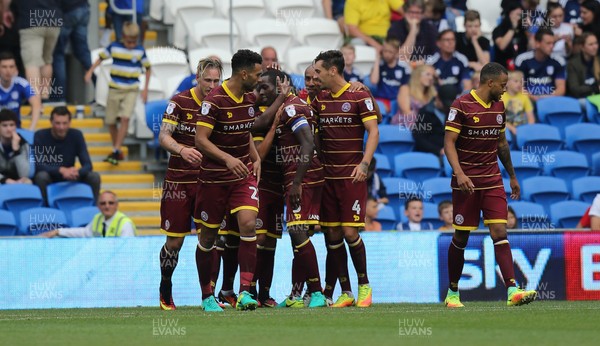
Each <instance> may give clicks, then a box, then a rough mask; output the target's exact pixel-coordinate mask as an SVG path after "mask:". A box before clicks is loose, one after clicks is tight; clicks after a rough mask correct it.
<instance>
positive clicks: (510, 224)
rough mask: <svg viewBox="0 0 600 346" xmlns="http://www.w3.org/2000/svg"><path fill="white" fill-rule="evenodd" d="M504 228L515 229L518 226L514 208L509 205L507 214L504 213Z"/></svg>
mask: <svg viewBox="0 0 600 346" xmlns="http://www.w3.org/2000/svg"><path fill="white" fill-rule="evenodd" d="M506 215H507V216H506V229H517V228H519V220H518V219H517V214H516V213H515V210H514V209H513V208H512V207H511V206H510V205H509V206H508V214H506Z"/></svg>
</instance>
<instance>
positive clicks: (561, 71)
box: [554, 61, 567, 79]
mask: <svg viewBox="0 0 600 346" xmlns="http://www.w3.org/2000/svg"><path fill="white" fill-rule="evenodd" d="M566 78H567V74H566V72H565V64H564V63H563V62H561V61H559V62H558V64H556V69H555V71H554V79H566Z"/></svg>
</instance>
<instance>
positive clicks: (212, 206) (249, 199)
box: [194, 174, 258, 228]
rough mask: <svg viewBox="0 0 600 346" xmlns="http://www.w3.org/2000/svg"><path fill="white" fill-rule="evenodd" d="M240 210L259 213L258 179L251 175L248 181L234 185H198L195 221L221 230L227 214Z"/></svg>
mask: <svg viewBox="0 0 600 346" xmlns="http://www.w3.org/2000/svg"><path fill="white" fill-rule="evenodd" d="M240 210H252V211H255V212H257V213H258V188H257V187H256V178H255V177H254V175H252V174H249V175H248V177H246V179H244V180H241V181H238V182H235V183H232V184H204V183H201V182H199V183H198V194H197V195H196V208H195V210H194V221H195V222H196V223H198V224H202V225H204V226H206V227H208V228H220V226H221V223H222V222H223V217H224V216H225V214H226V213H227V214H235V213H237V212H238V211H240Z"/></svg>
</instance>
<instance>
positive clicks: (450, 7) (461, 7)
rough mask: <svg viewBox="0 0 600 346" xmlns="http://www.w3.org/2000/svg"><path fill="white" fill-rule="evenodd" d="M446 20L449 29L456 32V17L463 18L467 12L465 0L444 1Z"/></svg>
mask: <svg viewBox="0 0 600 346" xmlns="http://www.w3.org/2000/svg"><path fill="white" fill-rule="evenodd" d="M444 3H445V4H446V19H447V20H448V25H450V29H452V30H454V31H456V17H460V16H464V15H465V11H467V0H444Z"/></svg>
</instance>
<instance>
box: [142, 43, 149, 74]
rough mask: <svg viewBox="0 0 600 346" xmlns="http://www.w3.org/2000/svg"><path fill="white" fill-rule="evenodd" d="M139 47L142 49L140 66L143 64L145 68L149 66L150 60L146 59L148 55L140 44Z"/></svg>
mask: <svg viewBox="0 0 600 346" xmlns="http://www.w3.org/2000/svg"><path fill="white" fill-rule="evenodd" d="M140 48H141V49H142V51H143V53H142V60H141V61H140V62H141V64H142V66H144V68H145V69H146V70H147V69H149V68H150V60H148V56H147V55H146V50H145V49H144V47H142V46H140Z"/></svg>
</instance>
